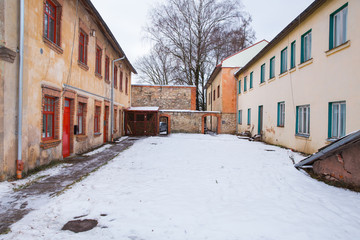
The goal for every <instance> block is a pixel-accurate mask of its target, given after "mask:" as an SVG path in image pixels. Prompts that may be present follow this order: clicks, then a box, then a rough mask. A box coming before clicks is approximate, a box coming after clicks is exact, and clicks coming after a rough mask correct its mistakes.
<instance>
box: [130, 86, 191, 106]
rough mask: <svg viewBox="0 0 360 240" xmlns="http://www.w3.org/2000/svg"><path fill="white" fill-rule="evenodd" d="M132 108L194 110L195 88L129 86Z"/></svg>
mask: <svg viewBox="0 0 360 240" xmlns="http://www.w3.org/2000/svg"><path fill="white" fill-rule="evenodd" d="M131 105H132V107H145V106H146V107H151V106H152V107H160V109H182V110H195V109H196V87H192V86H151V85H132V86H131Z"/></svg>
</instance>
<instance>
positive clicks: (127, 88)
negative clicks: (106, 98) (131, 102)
mask: <svg viewBox="0 0 360 240" xmlns="http://www.w3.org/2000/svg"><path fill="white" fill-rule="evenodd" d="M125 83H126V85H125V94H126V95H127V94H128V90H129V78H128V77H126V82H125Z"/></svg>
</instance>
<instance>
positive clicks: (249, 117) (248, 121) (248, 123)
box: [247, 108, 251, 125]
mask: <svg viewBox="0 0 360 240" xmlns="http://www.w3.org/2000/svg"><path fill="white" fill-rule="evenodd" d="M247 112H248V113H247V114H248V115H247V125H250V124H251V108H248V111H247Z"/></svg>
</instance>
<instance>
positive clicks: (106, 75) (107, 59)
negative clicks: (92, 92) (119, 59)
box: [105, 56, 110, 82]
mask: <svg viewBox="0 0 360 240" xmlns="http://www.w3.org/2000/svg"><path fill="white" fill-rule="evenodd" d="M109 65H110V58H109V57H108V56H106V57H105V81H106V82H110V81H109V75H110V74H109V73H110V71H109V70H110V68H109V67H110V66H109Z"/></svg>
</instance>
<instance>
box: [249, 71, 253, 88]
mask: <svg viewBox="0 0 360 240" xmlns="http://www.w3.org/2000/svg"><path fill="white" fill-rule="evenodd" d="M253 75H254V72H251V73H250V89H252V88H253Z"/></svg>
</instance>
